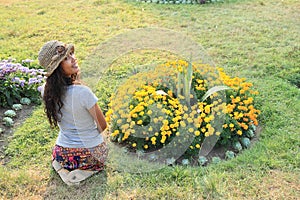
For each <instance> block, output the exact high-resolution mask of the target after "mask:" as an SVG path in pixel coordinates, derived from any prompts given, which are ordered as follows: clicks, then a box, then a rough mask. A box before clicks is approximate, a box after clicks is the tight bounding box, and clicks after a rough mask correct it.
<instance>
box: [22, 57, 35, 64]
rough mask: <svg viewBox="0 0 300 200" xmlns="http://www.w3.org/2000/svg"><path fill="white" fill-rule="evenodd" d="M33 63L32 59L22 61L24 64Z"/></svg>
mask: <svg viewBox="0 0 300 200" xmlns="http://www.w3.org/2000/svg"><path fill="white" fill-rule="evenodd" d="M31 62H33V60H30V59H28V58H27V59H25V60H22V63H31Z"/></svg>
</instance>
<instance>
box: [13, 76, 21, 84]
mask: <svg viewBox="0 0 300 200" xmlns="http://www.w3.org/2000/svg"><path fill="white" fill-rule="evenodd" d="M11 81H12V82H13V83H20V78H19V77H13V78H12V79H11Z"/></svg>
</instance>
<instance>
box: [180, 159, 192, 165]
mask: <svg viewBox="0 0 300 200" xmlns="http://www.w3.org/2000/svg"><path fill="white" fill-rule="evenodd" d="M181 163H182V164H183V165H189V164H190V161H189V159H183V160H182V161H181Z"/></svg>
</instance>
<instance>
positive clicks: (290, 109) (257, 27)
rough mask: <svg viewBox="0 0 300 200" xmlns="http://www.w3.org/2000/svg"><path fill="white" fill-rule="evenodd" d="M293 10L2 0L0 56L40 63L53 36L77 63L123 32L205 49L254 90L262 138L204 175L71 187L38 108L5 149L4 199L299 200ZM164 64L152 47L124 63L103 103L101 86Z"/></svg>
mask: <svg viewBox="0 0 300 200" xmlns="http://www.w3.org/2000/svg"><path fill="white" fill-rule="evenodd" d="M66 7H67V9H66ZM299 9H300V4H299V2H297V1H293V0H287V1H280V0H266V1H258V0H254V1H247V0H244V1H226V3H221V4H210V5H204V6H202V5H180V6H179V5H157V4H145V3H136V2H135V1H115V0H113V1H104V0H87V1H83V0H80V1H69V0H66V1H58V0H54V1H37V0H32V1H20V0H11V1H8V0H0V17H1V19H3V20H1V22H0V24H1V27H3V28H2V31H1V33H0V58H1V59H7V58H8V57H14V58H16V59H17V60H22V59H26V58H30V59H35V62H37V59H36V58H37V52H38V50H39V48H40V47H41V45H42V44H43V43H44V42H46V41H48V40H51V39H58V40H62V41H65V42H67V43H74V44H75V48H76V54H77V57H78V59H79V62H80V64H81V63H84V62H85V60H87V59H89V57H87V56H88V55H90V54H91V53H92V52H93V50H94V49H95V48H96V47H97V46H98V45H99V44H100V43H101V42H103V41H106V40H108V39H110V38H112V37H114V36H115V35H118V34H120V33H124V32H126V31H127V30H129V29H135V28H142V27H163V28H169V29H172V30H175V31H179V32H182V33H183V34H186V35H188V36H189V37H191V38H192V39H193V40H195V41H196V42H198V43H200V44H201V45H203V46H204V48H205V49H206V50H207V53H208V54H209V55H210V56H211V58H212V59H213V60H214V61H215V63H216V65H218V66H220V67H223V68H225V71H226V73H227V74H230V75H232V76H240V77H246V78H247V79H249V81H251V82H252V83H253V84H254V86H255V89H257V90H258V91H259V92H260V94H259V95H258V107H259V109H260V110H261V111H262V114H261V116H260V119H259V121H260V123H261V124H260V125H261V132H260V136H259V138H257V141H256V142H255V143H254V144H253V145H252V146H251V148H250V149H248V150H246V151H243V152H242V153H241V154H239V155H238V156H237V158H235V159H233V160H228V161H222V162H221V163H220V164H217V165H211V166H209V167H204V168H203V167H202V168H201V167H200V168H192V167H181V166H176V167H166V168H163V169H161V170H158V171H154V172H151V173H135V174H131V173H126V172H118V171H117V170H116V169H115V168H114V167H113V165H112V166H108V167H107V169H106V170H105V172H102V173H99V174H97V175H95V176H93V177H91V178H90V179H88V181H85V182H83V183H82V184H81V185H80V186H72V187H67V186H65V185H64V184H63V182H62V181H61V180H60V178H59V177H58V175H57V174H56V173H55V172H54V171H53V169H52V168H51V165H50V159H51V147H52V146H53V144H54V142H55V138H56V136H57V131H58V130H51V129H50V128H49V125H48V122H47V119H46V117H45V115H44V114H43V108H42V107H37V108H36V110H35V111H34V112H33V114H32V116H31V117H29V118H28V119H27V120H26V121H25V122H24V124H23V125H22V126H20V127H19V128H18V129H17V130H15V132H14V136H13V138H11V139H10V143H9V145H8V146H7V147H6V152H5V153H6V154H7V158H8V159H9V162H8V163H6V165H1V166H0V188H1V191H0V196H1V198H4V199H69V198H74V195H75V194H76V198H77V197H78V199H218V198H219V199H296V198H297V197H298V196H299V191H300V188H299V185H300V183H299V180H300V174H299V173H300V172H299V166H300V157H299V146H300V139H299V134H298V133H299V132H300V127H299V118H300V116H299V113H300V98H299V97H300V94H299V88H297V87H296V86H297V83H299V76H298V74H299V70H298V67H299V66H298V65H299V62H300V56H299V55H300V53H299V50H300V48H299V46H300V42H299V39H298V38H299V36H298V35H299V31H300V28H299V27H300V26H299V20H298V19H299V12H298V10H299ZM49 19H50V20H49ZM157 38H159V35H157ZM145 39H147V38H145ZM114 48H118V47H114ZM168 58H172V55H169V54H168V53H166V52H153V51H148V50H143V51H141V52H134V53H132V54H128V55H125V56H123V57H120V58H119V59H118V60H117V61H116V62H115V63H113V64H112V66H111V69H109V70H111V71H110V73H111V75H110V76H108V77H103V79H102V80H103V81H104V83H103V84H101V83H100V82H99V83H98V84H97V88H95V90H96V94H97V95H98V96H99V98H100V102H99V104H100V105H101V106H102V107H103V106H104V105H105V104H106V102H105V100H106V99H105V95H107V94H105V95H104V97H103V96H101V91H103V88H104V89H105V88H107V86H111V87H113V85H114V84H120V81H121V79H122V78H124V79H126V77H127V76H130V74H127V71H128V69H130V70H131V72H132V73H134V72H135V70H141V68H138V69H136V68H135V67H136V66H137V65H140V63H144V64H147V63H149V62H152V61H153V60H159V59H160V60H159V61H163V60H164V59H168ZM89 67H93V66H84V65H83V68H82V71H83V72H84V70H87V71H88V68H89ZM130 70H129V71H130ZM116 77H118V78H119V79H118V80H112V81H111V82H109V81H110V80H111V79H114V78H116ZM118 81H119V82H118ZM112 83H114V84H112Z"/></svg>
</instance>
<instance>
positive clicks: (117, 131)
mask: <svg viewBox="0 0 300 200" xmlns="http://www.w3.org/2000/svg"><path fill="white" fill-rule="evenodd" d="M119 133H120V131H119V130H115V131H114V132H113V133H112V134H111V135H112V136H116V135H118V134H119Z"/></svg>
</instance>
